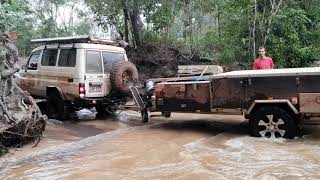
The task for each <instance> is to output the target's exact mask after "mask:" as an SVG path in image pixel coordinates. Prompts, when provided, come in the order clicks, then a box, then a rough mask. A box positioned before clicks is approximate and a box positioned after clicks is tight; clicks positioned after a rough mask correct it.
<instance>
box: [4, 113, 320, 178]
mask: <svg viewBox="0 0 320 180" xmlns="http://www.w3.org/2000/svg"><path fill="white" fill-rule="evenodd" d="M124 119H125V118H124ZM124 121H125V120H121V119H120V121H110V122H108V124H112V123H123V122H124ZM135 123H136V124H138V121H134V123H133V125H127V126H126V127H122V128H120V129H118V130H114V131H110V132H107V133H104V134H100V135H96V136H93V137H88V138H85V139H83V140H80V141H76V142H72V143H68V144H63V145H60V146H57V147H51V148H47V149H44V150H41V151H39V152H38V153H35V154H33V155H31V156H28V157H25V158H22V159H20V160H16V161H9V162H2V164H0V168H1V170H0V178H1V179H6V178H7V179H18V178H19V177H24V178H29V179H34V178H48V179H59V178H75V179H100V178H103V177H108V178H110V179H119V178H121V179H197V178H199V179H200V178H201V179H231V178H232V179H278V178H280V179H292V178H298V179H299V178H307V179H310V178H315V179H318V178H320V173H319V169H320V165H319V161H320V156H318V155H317V154H319V152H320V146H319V138H320V137H319V133H317V130H318V128H317V127H316V128H315V127H312V128H314V129H311V130H310V131H311V133H312V134H310V135H307V136H305V137H303V138H300V139H297V140H284V139H277V140H270V139H263V138H253V137H250V136H248V135H247V128H246V125H243V124H242V125H234V124H233V123H229V124H228V123H219V122H214V121H208V120H206V119H202V120H188V121H181V120H180V121H173V120H171V121H161V122H160V123H154V122H151V125H146V126H140V127H130V126H136V124H135ZM140 125H141V124H140ZM317 137H318V138H317Z"/></svg>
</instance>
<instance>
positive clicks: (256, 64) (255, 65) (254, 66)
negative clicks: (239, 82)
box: [253, 60, 258, 70]
mask: <svg viewBox="0 0 320 180" xmlns="http://www.w3.org/2000/svg"><path fill="white" fill-rule="evenodd" d="M253 69H254V70H257V69H258V63H257V60H255V61H254V63H253Z"/></svg>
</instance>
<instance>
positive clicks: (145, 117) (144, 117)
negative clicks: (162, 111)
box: [141, 111, 149, 123]
mask: <svg viewBox="0 0 320 180" xmlns="http://www.w3.org/2000/svg"><path fill="white" fill-rule="evenodd" d="M141 119H142V122H143V123H147V122H148V121H149V114H148V111H141Z"/></svg>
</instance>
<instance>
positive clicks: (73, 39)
mask: <svg viewBox="0 0 320 180" xmlns="http://www.w3.org/2000/svg"><path fill="white" fill-rule="evenodd" d="M31 43H44V44H46V45H47V44H54V43H60V44H68V43H90V44H103V45H113V46H119V44H118V43H116V42H114V41H111V40H107V39H98V38H93V37H92V36H90V35H83V36H67V37H56V38H44V39H33V40H31Z"/></svg>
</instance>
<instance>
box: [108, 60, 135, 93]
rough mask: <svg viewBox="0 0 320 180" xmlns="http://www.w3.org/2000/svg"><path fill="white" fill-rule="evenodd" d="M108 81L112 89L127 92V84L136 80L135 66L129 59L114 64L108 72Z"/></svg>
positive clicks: (129, 84) (131, 83)
mask: <svg viewBox="0 0 320 180" xmlns="http://www.w3.org/2000/svg"><path fill="white" fill-rule="evenodd" d="M110 82H111V86H112V89H113V90H115V91H117V92H120V93H123V94H128V93H129V91H130V90H129V86H132V85H134V84H135V83H137V82H138V70H137V68H136V66H135V65H134V64H133V63H131V62H129V61H123V62H119V63H117V64H115V65H114V66H113V68H112V70H111V72H110Z"/></svg>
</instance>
